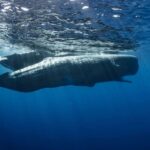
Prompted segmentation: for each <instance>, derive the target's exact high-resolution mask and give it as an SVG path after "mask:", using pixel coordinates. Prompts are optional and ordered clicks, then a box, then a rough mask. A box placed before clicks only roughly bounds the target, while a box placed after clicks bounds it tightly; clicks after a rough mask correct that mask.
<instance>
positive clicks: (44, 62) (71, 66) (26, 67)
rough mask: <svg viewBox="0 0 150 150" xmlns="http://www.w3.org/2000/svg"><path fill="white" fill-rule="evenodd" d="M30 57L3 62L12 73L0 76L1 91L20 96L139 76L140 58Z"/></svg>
mask: <svg viewBox="0 0 150 150" xmlns="http://www.w3.org/2000/svg"><path fill="white" fill-rule="evenodd" d="M28 55H30V56H31V54H30V53H29V54H24V55H18V54H14V55H12V56H8V57H7V56H6V57H5V58H4V59H1V61H0V63H1V64H2V65H4V66H6V67H9V68H11V69H12V70H13V71H12V72H7V73H4V74H2V75H0V86H1V87H4V88H8V89H13V90H16V91H20V92H32V91H35V90H39V89H42V88H52V87H59V86H65V85H77V86H89V87H92V86H94V85H95V84H96V83H98V82H106V81H123V82H124V81H125V80H124V79H123V78H122V77H123V76H126V75H134V74H136V73H137V71H138V67H139V66H138V59H137V57H135V56H132V55H125V54H100V55H82V56H62V57H46V55H42V56H41V54H39V55H36V57H35V54H34V52H33V53H32V56H33V58H30V59H26V58H27V57H28ZM32 56H31V57H32ZM16 58H18V59H16ZM15 60H16V62H17V63H15ZM29 60H30V61H31V62H29Z"/></svg>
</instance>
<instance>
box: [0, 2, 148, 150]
mask: <svg viewBox="0 0 150 150" xmlns="http://www.w3.org/2000/svg"><path fill="white" fill-rule="evenodd" d="M149 47H150V1H149V0H0V58H2V57H4V56H8V55H12V54H16V53H18V54H22V53H25V52H28V51H29V52H30V51H44V52H47V53H49V55H51V57H56V56H57V57H62V56H68V57H69V56H70V55H71V56H76V55H87V54H88V55H90V54H97V55H99V54H101V53H115V54H118V53H121V54H122V53H123V54H124V53H125V54H126V53H127V54H128V53H129V54H132V55H135V56H137V58H138V62H139V70H138V72H137V73H136V75H133V76H126V77H125V79H127V80H129V81H131V82H132V83H126V82H117V81H112V82H103V83H97V84H96V85H95V86H94V87H86V86H71V85H70V86H61V87H56V88H45V89H40V90H37V91H34V92H28V93H24V92H18V91H14V90H10V89H6V88H3V87H0V150H150V50H149V49H150V48H149ZM8 71H11V70H10V69H8V68H6V67H4V66H2V65H1V66H0V74H3V73H5V72H8ZM45 80H46V79H45ZM0 86H1V85H0Z"/></svg>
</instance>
